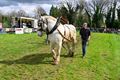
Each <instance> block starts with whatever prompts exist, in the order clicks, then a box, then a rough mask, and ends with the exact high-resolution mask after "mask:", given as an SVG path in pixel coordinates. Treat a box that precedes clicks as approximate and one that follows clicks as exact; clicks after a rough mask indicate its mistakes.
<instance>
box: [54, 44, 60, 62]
mask: <svg viewBox="0 0 120 80" xmlns="http://www.w3.org/2000/svg"><path fill="white" fill-rule="evenodd" d="M61 48H62V42H61V43H59V45H58V48H57V49H56V52H57V55H56V61H55V64H58V63H59V62H60V53H61Z"/></svg>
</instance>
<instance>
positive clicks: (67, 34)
mask: <svg viewBox="0 0 120 80" xmlns="http://www.w3.org/2000/svg"><path fill="white" fill-rule="evenodd" d="M42 31H44V32H46V34H47V38H48V41H49V42H50V47H51V52H52V53H53V60H54V61H53V62H54V64H58V63H59V62H60V53H61V48H62V45H63V43H64V44H66V46H67V49H68V55H69V56H71V57H72V56H73V55H74V51H75V44H76V41H77V40H76V28H75V27H74V26H73V25H70V24H65V25H62V24H61V23H60V18H58V19H56V18H54V17H52V16H41V17H40V18H39V20H38V31H37V32H38V35H39V36H42Z"/></svg>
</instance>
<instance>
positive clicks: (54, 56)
mask: <svg viewBox="0 0 120 80" xmlns="http://www.w3.org/2000/svg"><path fill="white" fill-rule="evenodd" d="M51 53H52V55H53V60H54V61H55V60H56V52H55V48H54V45H51Z"/></svg>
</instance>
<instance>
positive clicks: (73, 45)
mask: <svg viewBox="0 0 120 80" xmlns="http://www.w3.org/2000/svg"><path fill="white" fill-rule="evenodd" d="M76 43H77V40H76V37H74V39H73V41H72V48H71V49H72V51H71V57H73V56H74V53H75V44H76Z"/></svg>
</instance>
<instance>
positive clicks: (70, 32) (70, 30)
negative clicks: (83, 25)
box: [64, 24, 76, 43]
mask: <svg viewBox="0 0 120 80" xmlns="http://www.w3.org/2000/svg"><path fill="white" fill-rule="evenodd" d="M64 29H65V32H64V34H65V36H66V37H67V38H68V39H70V40H73V41H74V42H75V43H76V28H75V26H73V25H71V24H65V25H64Z"/></svg>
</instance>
